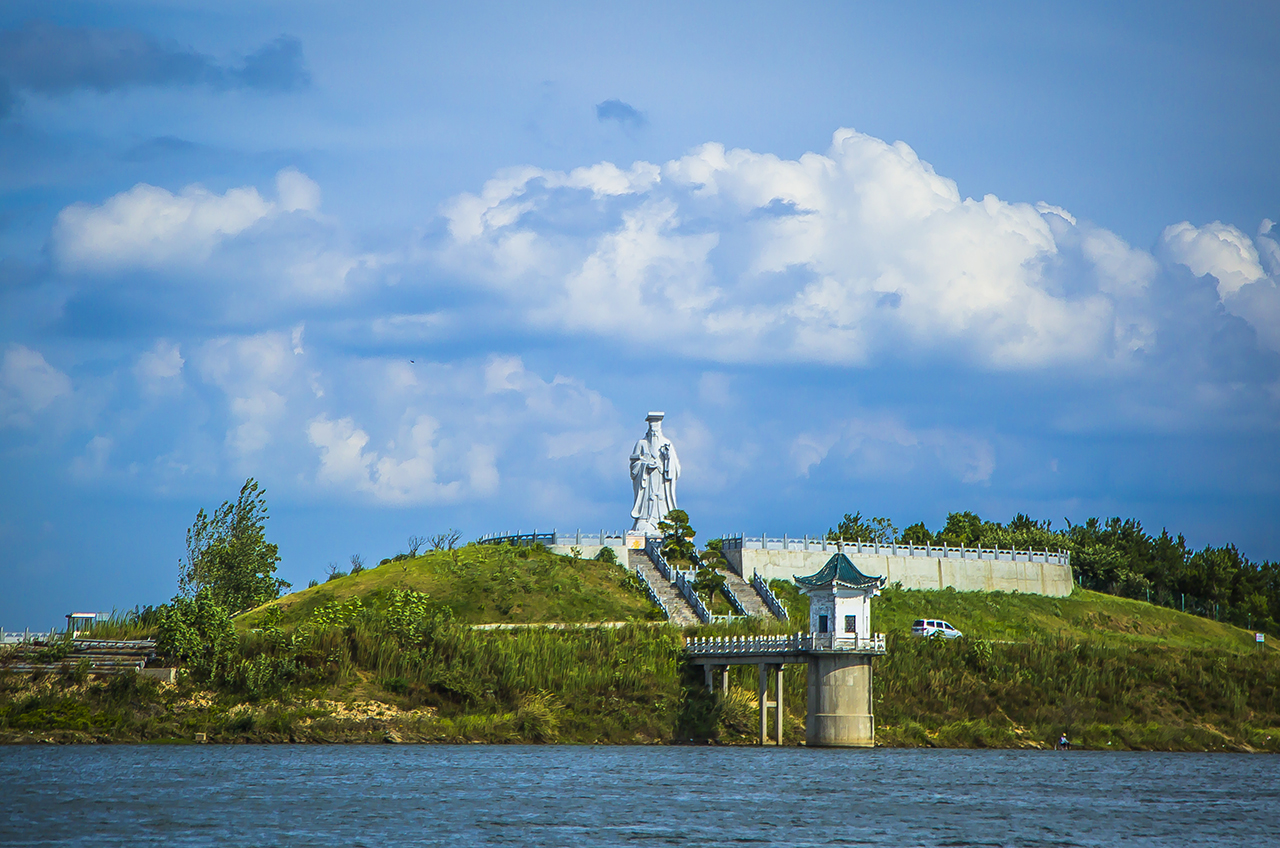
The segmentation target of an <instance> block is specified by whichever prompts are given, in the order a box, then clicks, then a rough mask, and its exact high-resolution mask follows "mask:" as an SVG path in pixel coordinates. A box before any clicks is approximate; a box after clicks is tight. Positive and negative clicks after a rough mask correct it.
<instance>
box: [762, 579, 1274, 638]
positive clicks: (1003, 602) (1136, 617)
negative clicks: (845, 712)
mask: <svg viewBox="0 0 1280 848" xmlns="http://www.w3.org/2000/svg"><path fill="white" fill-rule="evenodd" d="M770 585H771V587H772V588H773V590H774V593H775V594H777V595H778V597H779V598H782V599H783V600H784V602H785V603H786V604H787V607H788V612H789V613H790V614H791V618H792V621H793V622H805V621H808V616H809V604H808V600H807V599H806V598H805V597H804V596H803V595H801V594H800V592H799V591H798V590H797V589H796V587H795V585H794V584H792V583H787V582H783V581H774V582H773V583H772V584H770ZM871 614H872V623H871V624H872V629H873V630H876V631H879V632H882V633H889V634H894V633H896V634H901V635H907V634H909V633H910V631H911V624H912V622H914V621H915V620H916V619H920V618H940V619H943V620H945V621H948V622H950V623H951V624H952V625H954V626H955V627H957V628H959V629H960V630H961V632H963V633H964V634H965V635H966V636H971V637H974V638H978V639H985V640H987V641H991V642H1027V641H1038V640H1044V639H1063V640H1070V641H1073V642H1077V641H1082V640H1083V641H1090V642H1100V643H1103V644H1108V645H1115V646H1121V645H1124V646H1131V647H1137V646H1142V645H1150V646H1164V647H1169V648H1173V647H1177V648H1193V649H1208V650H1221V651H1228V652H1232V653H1249V654H1253V653H1258V652H1261V651H1265V652H1268V653H1274V652H1275V651H1277V650H1280V644H1278V643H1280V640H1275V639H1272V640H1270V641H1268V642H1266V643H1265V645H1263V646H1259V645H1257V644H1256V643H1255V642H1254V634H1253V632H1252V631H1247V630H1242V629H1241V628H1239V627H1235V626H1233V625H1230V624H1224V623H1221V622H1217V621H1213V620H1212V619H1208V618H1201V617H1200V616H1196V615H1191V614H1189V613H1182V612H1178V611H1177V610H1171V609H1168V608H1167V607H1161V606H1156V605H1154V604H1148V603H1144V602H1142V601H1133V600H1129V599H1128V598H1117V597H1115V596H1114V595H1104V594H1102V593H1101V592H1091V591H1089V590H1087V589H1080V588H1077V589H1076V590H1075V591H1073V592H1072V593H1071V596H1070V597H1067V598H1048V597H1045V596H1043V595H1023V594H1018V593H1016V592H1015V593H1005V592H956V591H953V590H942V591H913V590H905V589H893V588H889V589H886V590H885V591H884V592H883V593H882V594H881V595H880V597H878V598H876V600H875V601H874V602H873V603H872V613H871Z"/></svg>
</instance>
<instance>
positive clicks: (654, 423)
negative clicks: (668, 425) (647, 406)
mask: <svg viewBox="0 0 1280 848" xmlns="http://www.w3.org/2000/svg"><path fill="white" fill-rule="evenodd" d="M663 417H664V413H661V412H650V413H649V414H648V415H646V416H645V417H644V420H645V421H648V422H649V432H650V433H652V434H654V435H659V434H661V433H662V419H663Z"/></svg>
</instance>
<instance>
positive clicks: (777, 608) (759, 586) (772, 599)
mask: <svg viewBox="0 0 1280 848" xmlns="http://www.w3.org/2000/svg"><path fill="white" fill-rule="evenodd" d="M751 588H753V589H755V590H756V594H758V595H759V596H760V600H762V601H764V605H765V606H767V607H768V608H769V612H771V613H773V615H774V617H775V618H777V619H778V620H779V621H790V620H791V616H789V615H787V608H786V607H784V606H783V605H782V602H781V601H779V600H778V596H777V595H775V594H773V590H772V589H770V588H769V584H768V583H766V582H765V581H764V578H763V577H761V576H760V572H758V571H753V572H751Z"/></svg>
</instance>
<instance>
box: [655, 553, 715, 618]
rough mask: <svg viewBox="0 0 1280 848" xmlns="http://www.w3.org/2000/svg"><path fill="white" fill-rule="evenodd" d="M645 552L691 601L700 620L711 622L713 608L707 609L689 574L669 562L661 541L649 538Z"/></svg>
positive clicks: (663, 574)
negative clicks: (690, 580) (694, 588)
mask: <svg viewBox="0 0 1280 848" xmlns="http://www.w3.org/2000/svg"><path fill="white" fill-rule="evenodd" d="M644 552H645V553H646V554H647V555H648V556H649V559H650V561H651V562H653V564H654V566H655V567H656V568H657V569H658V573H660V574H661V575H662V576H663V577H666V578H667V579H668V580H670V581H671V582H672V583H674V584H675V586H676V590H677V591H678V592H679V593H680V594H681V595H683V596H684V599H685V600H686V601H688V602H689V606H691V607H693V612H694V615H696V616H698V620H699V621H701V622H702V623H703V624H710V623H711V610H709V609H707V605H706V604H704V603H703V602H702V598H699V597H698V593H697V592H695V591H693V584H692V583H690V582H689V578H688V576H687V575H686V574H685V573H684V572H683V571H680V570H679V569H675V568H672V567H671V566H670V565H668V564H667V558H666V557H664V556H663V555H662V543H661V541H660V540H658V539H647V540H646V541H645V543H644Z"/></svg>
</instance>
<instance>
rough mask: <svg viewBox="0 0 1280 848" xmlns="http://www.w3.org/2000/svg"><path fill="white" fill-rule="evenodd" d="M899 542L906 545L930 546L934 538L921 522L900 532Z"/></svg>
mask: <svg viewBox="0 0 1280 848" xmlns="http://www.w3.org/2000/svg"><path fill="white" fill-rule="evenodd" d="M899 541H900V542H902V543H904V544H908V545H932V544H933V542H934V536H933V534H932V533H930V532H929V528H928V527H925V526H924V522H923V521H917V522H916V523H915V524H912V525H911V526H910V527H908V528H907V529H906V530H903V531H902V538H901V539H899Z"/></svg>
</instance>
